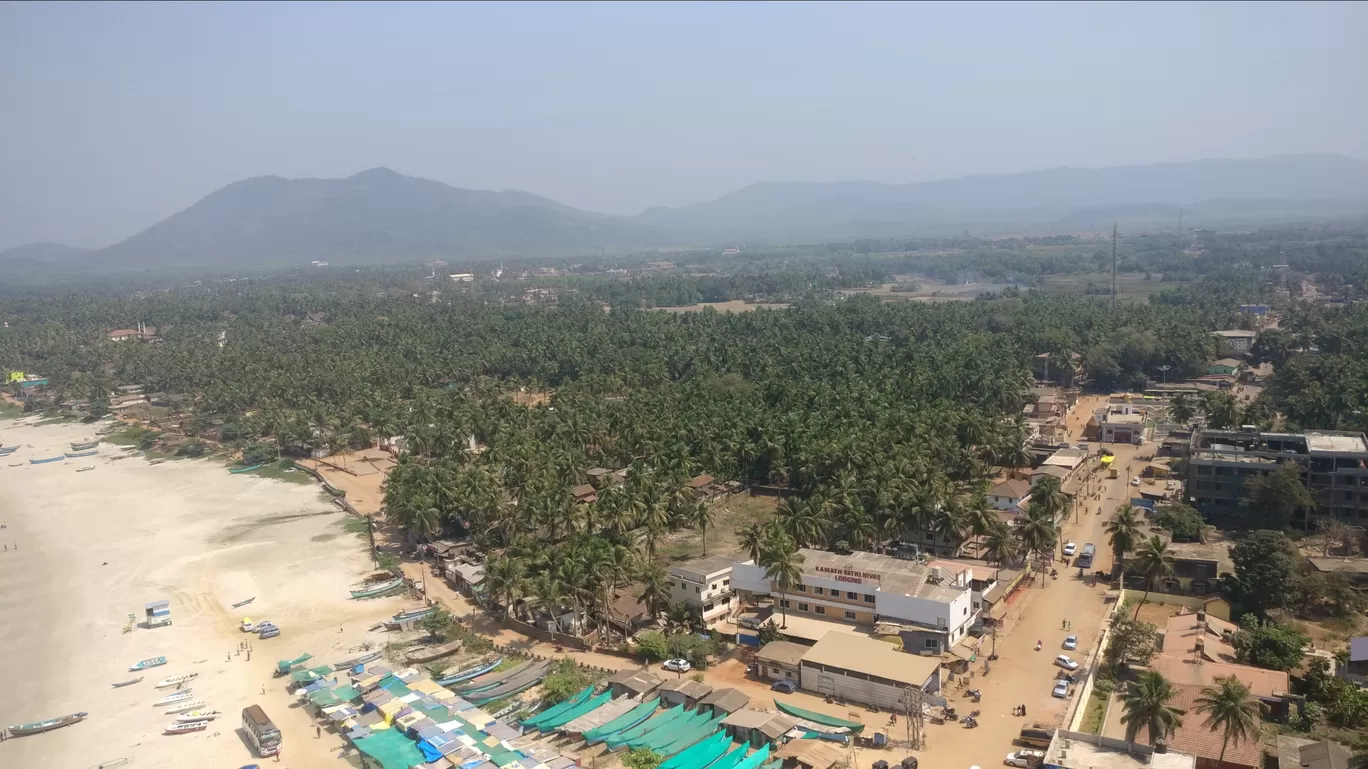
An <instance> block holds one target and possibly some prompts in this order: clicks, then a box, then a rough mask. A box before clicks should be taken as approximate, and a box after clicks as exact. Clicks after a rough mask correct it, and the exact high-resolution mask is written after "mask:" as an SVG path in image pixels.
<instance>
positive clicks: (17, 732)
mask: <svg viewBox="0 0 1368 769" xmlns="http://www.w3.org/2000/svg"><path fill="white" fill-rule="evenodd" d="M88 715H90V714H89V713H72V714H71V715H67V716H61V717H59V718H49V719H48V720H46V721H35V722H33V723H29V724H15V725H14V726H11V727H10V728H9V733H10V736H12V737H26V736H28V735H30V734H42V733H43V732H50V731H52V730H53V729H61V728H62V727H64V726H71V725H72V724H76V723H80V722H81V721H84V720H85V717H86V716H88Z"/></svg>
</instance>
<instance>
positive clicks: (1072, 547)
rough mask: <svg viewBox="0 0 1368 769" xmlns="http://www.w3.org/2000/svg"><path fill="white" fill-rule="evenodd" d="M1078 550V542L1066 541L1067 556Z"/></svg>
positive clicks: (1065, 551)
mask: <svg viewBox="0 0 1368 769" xmlns="http://www.w3.org/2000/svg"><path fill="white" fill-rule="evenodd" d="M1077 552H1078V545H1076V544H1074V543H1072V542H1065V543H1064V555H1065V556H1072V555H1073V554H1074V553H1077Z"/></svg>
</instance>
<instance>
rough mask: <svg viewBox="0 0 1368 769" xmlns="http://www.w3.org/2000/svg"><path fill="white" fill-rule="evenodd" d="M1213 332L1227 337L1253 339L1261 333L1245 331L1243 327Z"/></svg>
mask: <svg viewBox="0 0 1368 769" xmlns="http://www.w3.org/2000/svg"><path fill="white" fill-rule="evenodd" d="M1211 333H1213V334H1215V335H1216V336H1220V337H1225V338H1226V339H1253V338H1254V337H1256V336H1258V335H1259V332H1257V331H1245V330H1244V329H1242V328H1236V329H1231V330H1229V331H1213V332H1211Z"/></svg>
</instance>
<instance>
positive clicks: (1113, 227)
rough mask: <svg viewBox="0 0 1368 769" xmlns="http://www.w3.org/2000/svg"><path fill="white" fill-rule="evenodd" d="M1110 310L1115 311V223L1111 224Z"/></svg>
mask: <svg viewBox="0 0 1368 769" xmlns="http://www.w3.org/2000/svg"><path fill="white" fill-rule="evenodd" d="M1111 308H1112V310H1115V309H1116V222H1112V290H1111Z"/></svg>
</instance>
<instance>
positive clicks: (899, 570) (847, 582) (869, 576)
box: [731, 548, 987, 653]
mask: <svg viewBox="0 0 1368 769" xmlns="http://www.w3.org/2000/svg"><path fill="white" fill-rule="evenodd" d="M799 553H800V554H801V555H802V556H803V564H802V567H801V568H802V572H803V577H802V581H801V582H800V583H799V584H796V585H793V586H792V587H790V588H789V590H788V591H787V592H786V593H785V594H784V595H782V596H781V595H780V591H779V587H778V585H776V584H774V583H773V582H772V581H771V580H770V579H769V578H768V577H767V576H766V574H765V569H764V567H762V566H757V565H755V564H754V563H751V562H750V561H746V562H745V563H738V564H735V565H734V566H733V567H732V574H731V578H732V586H733V587H735V589H736V590H737V592H738V593H739V594H740V595H741V598H742V600H745V599H747V598H754V597H757V596H766V597H769V596H773V597H774V598H775V600H776V604H775V605H776V606H778V607H780V608H786V609H787V610H788V613H789V616H790V617H793V616H802V617H807V618H809V619H816V620H826V621H829V622H834V623H841V624H848V625H862V626H872V625H874V624H876V623H885V624H889V625H895V626H896V627H897V631H898V635H899V636H900V637H901V638H902V641H903V646H904V648H906V649H907V650H908V651H914V652H918V653H922V652H927V653H940V652H945V651H948V650H949V649H950V648H951V647H953V646H954V645H955V644H956V643H959V642H960V641H961V640H962V639H963V638H964V636H965V635H966V634H967V633H968V632H969V628H970V627H972V626H973V624H974V622H975V620H977V619H978V616H979V611H980V610H979V609H976V608H975V606H974V604H975V594H974V567H971V566H969V565H967V564H963V563H953V562H947V561H931V562H929V563H922V562H919V561H913V560H904V559H901V558H894V557H892V556H887V555H878V554H876V553H863V552H851V553H830V552H826V551H824V550H812V549H807V548H804V549H802V550H800V551H799ZM983 576H987V575H986V574H985V575H983Z"/></svg>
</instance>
